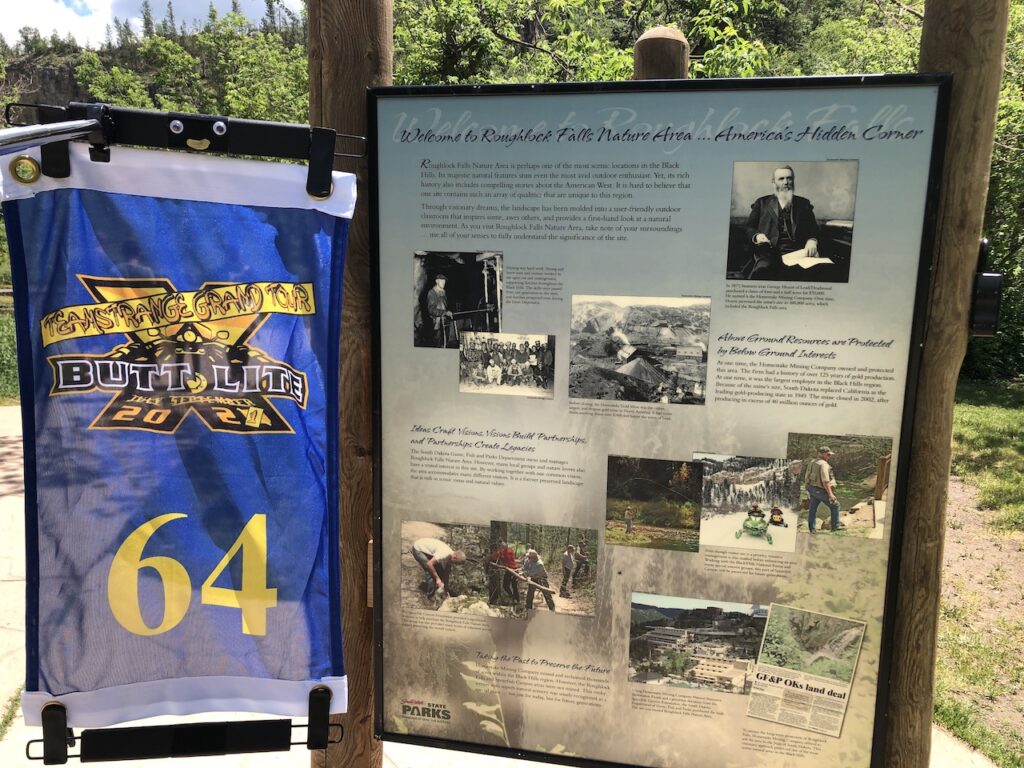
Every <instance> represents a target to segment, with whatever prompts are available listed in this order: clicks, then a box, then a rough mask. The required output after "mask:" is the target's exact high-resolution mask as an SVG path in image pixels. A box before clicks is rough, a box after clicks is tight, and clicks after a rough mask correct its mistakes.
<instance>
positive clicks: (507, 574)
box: [488, 520, 599, 617]
mask: <svg viewBox="0 0 1024 768" xmlns="http://www.w3.org/2000/svg"><path fill="white" fill-rule="evenodd" d="M490 552H491V554H490V562H489V568H488V574H489V594H490V603H491V605H492V606H493V607H495V608H500V609H502V610H504V611H509V612H510V613H509V614H503V615H512V616H523V617H525V616H528V615H529V614H530V613H531V611H533V610H537V611H543V610H548V611H552V612H553V613H564V614H570V615H575V616H593V615H594V603H595V599H594V598H595V589H596V578H595V576H596V573H597V561H598V555H599V552H598V536H597V530H596V529H594V528H565V527H562V526H558V525H531V524H529V523H509V522H504V521H498V520H496V521H494V522H492V523H491V548H490Z"/></svg>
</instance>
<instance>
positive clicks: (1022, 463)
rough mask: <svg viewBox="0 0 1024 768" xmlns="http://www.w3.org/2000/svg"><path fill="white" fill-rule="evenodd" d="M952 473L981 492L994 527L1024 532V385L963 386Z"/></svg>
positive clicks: (955, 426) (959, 393)
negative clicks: (989, 510) (991, 513)
mask: <svg viewBox="0 0 1024 768" xmlns="http://www.w3.org/2000/svg"><path fill="white" fill-rule="evenodd" d="M953 474H955V475H957V476H958V477H961V478H963V479H964V480H965V481H967V482H968V483H970V484H971V485H973V486H975V487H977V488H978V490H979V491H980V492H981V496H980V503H981V506H982V508H983V509H991V510H994V512H995V514H994V515H993V516H992V525H993V526H995V527H996V528H997V529H1004V530H1005V529H1017V530H1024V382H994V383H983V382H974V381H962V382H960V385H959V386H958V387H957V397H956V406H955V408H954V410H953Z"/></svg>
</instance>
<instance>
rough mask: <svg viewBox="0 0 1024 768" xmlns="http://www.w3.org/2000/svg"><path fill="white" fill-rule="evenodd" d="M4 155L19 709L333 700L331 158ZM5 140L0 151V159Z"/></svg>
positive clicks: (114, 709)
mask: <svg viewBox="0 0 1024 768" xmlns="http://www.w3.org/2000/svg"><path fill="white" fill-rule="evenodd" d="M72 149H73V150H74V152H73V156H72V163H73V164H72V173H71V176H70V178H68V179H63V180H61V179H48V178H46V177H42V178H40V179H38V180H36V181H29V182H28V183H26V182H25V181H23V180H22V179H21V178H18V177H17V176H16V175H14V174H12V173H11V172H10V171H9V170H8V167H7V166H8V163H7V162H4V163H3V165H4V168H3V173H4V177H3V199H4V215H5V218H6V222H7V228H8V233H9V240H10V245H11V260H12V273H13V277H14V284H15V303H16V312H17V330H18V354H19V368H20V375H21V393H22V409H23V414H24V422H25V424H24V426H25V444H26V445H25V449H26V450H25V459H26V507H27V509H26V514H27V527H26V533H27V536H26V538H27V550H28V552H27V556H28V560H27V562H28V568H27V574H28V621H27V636H28V639H27V645H28V647H27V657H28V664H27V677H26V691H25V694H24V699H23V704H24V710H25V719H26V721H27V722H28V723H29V724H33V723H38V722H39V711H40V708H41V707H42V705H43V704H44V703H46V702H47V701H50V700H53V699H58V700H61V701H63V702H64V703H65V704H66V705H67V707H68V715H69V725H71V726H78V727H82V726H89V727H94V726H102V725H109V724H112V723H116V722H122V721H125V720H131V719H136V718H140V717H147V716H152V715H161V714H187V713H193V712H202V711H211V710H238V711H254V712H265V713H272V714H281V715H305V714H306V712H307V702H308V691H309V689H310V688H311V687H312V686H313V685H315V684H318V683H323V684H326V685H328V686H330V687H331V689H332V693H333V699H332V711H333V712H343V711H345V706H346V701H347V692H346V680H345V672H344V669H343V664H342V648H341V629H340V627H341V616H340V610H341V608H340V588H339V579H338V524H337V511H338V456H337V427H338V424H337V414H338V403H337V392H338V339H339V323H340V317H341V295H342V292H341V281H342V274H343V263H344V251H345V242H346V235H347V231H348V220H349V218H350V216H351V211H352V205H353V204H354V196H355V183H354V179H353V177H351V176H349V175H345V174H335V180H334V184H335V187H334V193H333V194H332V196H331V198H328V200H326V201H316V200H313V199H311V198H309V197H307V196H306V195H305V192H304V191H303V186H304V177H305V169H304V168H302V167H299V166H288V165H281V164H271V163H258V162H254V161H239V160H225V159H218V158H197V157H194V156H189V155H182V154H177V153H166V152H142V151H133V150H126V149H120V148H115V149H114V150H113V152H112V162H111V163H109V164H105V163H93V162H91V161H90V160H89V158H88V155H87V153H86V152H85V150H84V148H82V147H79V146H73V147H72ZM5 160H6V159H5Z"/></svg>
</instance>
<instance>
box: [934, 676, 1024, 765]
mask: <svg viewBox="0 0 1024 768" xmlns="http://www.w3.org/2000/svg"><path fill="white" fill-rule="evenodd" d="M935 694H936V695H935V720H936V722H938V723H940V724H942V725H943V726H945V727H946V728H947V729H948V730H949V731H950V732H951V733H952V734H953V735H954V736H956V737H957V738H959V739H961V740H963V741H965V742H967V743H968V744H970V745H971V746H972V747H974V748H975V749H977V750H978V751H979V752H981V753H982V754H984V755H986V756H987V757H988V758H989V759H990V760H991V761H992V762H994V763H995V764H996V765H999V766H1003V768H1024V738H1022V737H1021V735H1020V734H1019V733H1016V732H1015V731H1012V730H1010V729H1004V730H998V731H997V730H994V729H992V728H989V727H988V726H987V725H985V724H984V723H982V722H981V719H980V716H979V714H980V713H979V711H978V708H977V707H976V706H974V705H973V704H965V703H963V702H961V701H958V700H957V699H955V698H953V697H951V696H948V695H944V691H943V690H942V689H941V688H936V691H935Z"/></svg>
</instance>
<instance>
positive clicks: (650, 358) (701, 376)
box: [569, 296, 711, 405]
mask: <svg viewBox="0 0 1024 768" xmlns="http://www.w3.org/2000/svg"><path fill="white" fill-rule="evenodd" d="M710 328H711V299H710V298H709V297H707V296H683V297H653V296H573V297H572V319H571V323H570V339H569V340H570V344H571V350H570V364H569V397H571V398H576V399H583V400H628V401H633V402H642V403H663V404H675V405H703V404H704V398H705V390H706V388H707V360H708V333H709V330H710Z"/></svg>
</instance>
